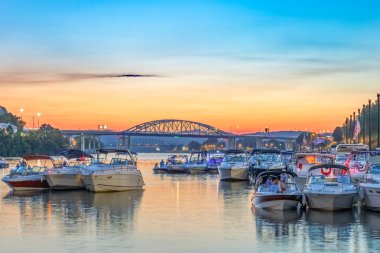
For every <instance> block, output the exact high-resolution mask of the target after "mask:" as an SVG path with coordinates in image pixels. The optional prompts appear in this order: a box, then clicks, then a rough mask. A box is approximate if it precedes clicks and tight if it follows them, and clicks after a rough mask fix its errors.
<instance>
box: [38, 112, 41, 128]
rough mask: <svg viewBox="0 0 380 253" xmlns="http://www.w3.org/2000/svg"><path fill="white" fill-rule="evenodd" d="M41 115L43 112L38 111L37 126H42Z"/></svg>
mask: <svg viewBox="0 0 380 253" xmlns="http://www.w3.org/2000/svg"><path fill="white" fill-rule="evenodd" d="M40 117H41V113H40V112H37V126H38V128H40Z"/></svg>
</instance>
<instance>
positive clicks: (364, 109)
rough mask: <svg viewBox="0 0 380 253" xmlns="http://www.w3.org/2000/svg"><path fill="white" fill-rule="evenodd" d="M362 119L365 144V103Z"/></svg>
mask: <svg viewBox="0 0 380 253" xmlns="http://www.w3.org/2000/svg"><path fill="white" fill-rule="evenodd" d="M362 118H363V119H362V121H363V144H365V104H363V109H362Z"/></svg>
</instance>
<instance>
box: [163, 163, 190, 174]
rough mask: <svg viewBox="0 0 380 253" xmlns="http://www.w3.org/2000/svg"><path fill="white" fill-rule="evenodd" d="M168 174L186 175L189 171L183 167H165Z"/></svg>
mask: <svg viewBox="0 0 380 253" xmlns="http://www.w3.org/2000/svg"><path fill="white" fill-rule="evenodd" d="M167 168H168V172H169V173H188V172H189V170H188V168H187V167H186V166H185V165H170V166H167Z"/></svg>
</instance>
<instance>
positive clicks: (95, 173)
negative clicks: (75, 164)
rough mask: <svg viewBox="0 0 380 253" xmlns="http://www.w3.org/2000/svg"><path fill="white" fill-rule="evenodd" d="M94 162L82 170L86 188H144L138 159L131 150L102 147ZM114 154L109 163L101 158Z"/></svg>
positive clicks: (100, 189)
mask: <svg viewBox="0 0 380 253" xmlns="http://www.w3.org/2000/svg"><path fill="white" fill-rule="evenodd" d="M97 153H98V155H97V159H96V160H95V162H94V163H92V164H90V165H89V166H87V167H86V168H85V169H83V170H82V176H83V181H84V184H85V186H86V188H87V189H88V190H89V191H92V192H109V191H127V190H136V189H142V188H143V186H144V180H143V177H142V174H141V171H140V170H138V169H137V166H136V160H135V159H134V157H133V155H132V154H131V152H130V151H129V150H120V149H100V150H97ZM110 154H111V155H113V156H114V157H112V159H111V160H110V162H109V163H105V162H103V161H102V160H101V159H100V155H105V157H104V160H107V156H108V155H110Z"/></svg>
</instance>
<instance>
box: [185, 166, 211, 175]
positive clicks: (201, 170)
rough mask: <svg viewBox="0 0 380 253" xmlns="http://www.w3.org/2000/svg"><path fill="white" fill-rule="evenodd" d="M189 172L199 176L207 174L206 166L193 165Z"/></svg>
mask: <svg viewBox="0 0 380 253" xmlns="http://www.w3.org/2000/svg"><path fill="white" fill-rule="evenodd" d="M189 172H190V173H191V174H200V173H206V172H207V166H206V165H198V166H196V165H193V166H189Z"/></svg>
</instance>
